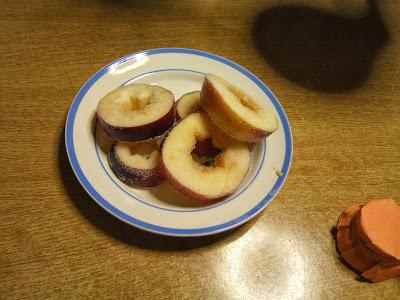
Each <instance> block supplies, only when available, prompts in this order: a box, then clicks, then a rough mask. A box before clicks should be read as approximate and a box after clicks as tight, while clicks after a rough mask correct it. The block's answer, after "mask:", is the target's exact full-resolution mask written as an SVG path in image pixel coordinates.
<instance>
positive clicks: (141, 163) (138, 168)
mask: <svg viewBox="0 0 400 300" xmlns="http://www.w3.org/2000/svg"><path fill="white" fill-rule="evenodd" d="M159 156H160V152H159V143H158V141H157V140H151V141H144V142H136V143H133V142H121V141H119V142H114V143H113V145H112V147H111V150H110V153H109V156H108V162H109V164H110V167H111V169H112V170H113V172H114V174H115V175H116V176H117V177H118V178H119V179H120V180H121V181H122V182H124V183H125V184H127V185H129V186H132V187H150V186H155V185H157V184H159V183H160V182H161V181H162V180H163V176H162V174H161V172H160V167H159Z"/></svg>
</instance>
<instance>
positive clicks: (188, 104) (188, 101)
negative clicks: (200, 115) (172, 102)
mask: <svg viewBox="0 0 400 300" xmlns="http://www.w3.org/2000/svg"><path fill="white" fill-rule="evenodd" d="M200 110H201V103H200V92H199V91H194V92H190V93H187V94H184V95H183V96H182V97H180V98H179V99H178V101H177V104H176V119H177V120H178V121H179V120H181V119H183V118H185V117H187V116H188V115H190V114H192V113H195V112H198V111H200Z"/></svg>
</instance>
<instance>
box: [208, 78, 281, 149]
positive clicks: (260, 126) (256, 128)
mask: <svg viewBox="0 0 400 300" xmlns="http://www.w3.org/2000/svg"><path fill="white" fill-rule="evenodd" d="M200 99H201V105H202V108H203V109H204V110H205V111H206V112H207V114H208V115H209V116H210V118H211V120H213V122H214V123H215V124H216V125H217V126H218V127H219V128H221V129H222V130H223V131H224V132H225V133H227V134H228V135H230V136H231V137H234V138H235V139H237V140H240V141H244V142H256V141H259V140H261V139H263V138H265V137H266V136H268V135H269V134H271V133H272V132H274V131H275V130H276V129H277V128H278V119H277V117H276V115H275V114H274V113H273V112H272V111H271V110H270V109H269V107H268V105H267V104H266V103H261V102H258V101H256V100H255V99H253V98H252V97H250V96H249V95H247V94H246V93H245V92H243V91H242V90H240V89H239V88H238V87H236V86H234V85H233V84H231V83H229V82H227V81H226V80H224V79H222V78H221V77H218V76H216V75H213V74H206V75H205V77H204V82H203V86H202V88H201V94H200Z"/></svg>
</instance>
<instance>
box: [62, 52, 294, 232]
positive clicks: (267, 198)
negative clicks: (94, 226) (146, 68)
mask: <svg viewBox="0 0 400 300" xmlns="http://www.w3.org/2000/svg"><path fill="white" fill-rule="evenodd" d="M165 53H175V54H191V55H197V56H202V57H206V58H209V59H212V60H216V61H219V62H221V63H223V64H225V65H228V66H230V67H232V68H233V69H234V70H236V71H239V72H240V73H242V74H243V75H245V76H246V77H248V78H249V79H250V80H251V81H253V82H254V83H255V84H256V85H257V86H258V87H259V88H260V89H261V90H262V91H263V92H264V93H265V94H266V95H267V96H268V97H269V99H270V100H271V102H272V104H273V105H274V107H275V109H276V110H277V112H278V114H279V117H280V119H281V122H282V126H283V130H284V136H285V146H286V149H285V156H284V161H283V165H282V170H281V171H282V175H281V176H279V178H278V179H277V181H276V182H275V184H274V185H273V187H272V188H271V189H270V190H269V191H267V193H266V195H264V196H263V198H262V199H261V200H260V202H258V204H257V205H255V206H253V207H252V208H251V209H250V210H248V211H247V212H246V213H244V214H242V215H241V216H240V217H237V218H235V219H232V220H230V221H228V222H225V223H222V224H218V225H213V226H209V227H201V228H190V229H186V228H184V229H183V228H172V227H164V226H159V225H154V224H151V223H147V222H144V221H141V220H139V219H137V218H135V217H133V216H130V215H128V214H126V213H125V212H123V211H121V210H119V209H118V208H116V207H114V206H113V205H112V204H111V203H109V202H108V201H107V200H106V199H105V198H103V197H102V196H101V195H100V194H99V192H97V190H96V189H95V188H94V187H93V186H92V185H91V184H90V182H89V180H88V178H87V177H86V176H85V174H84V173H83V171H82V169H81V167H80V165H79V162H78V160H77V156H76V152H75V148H74V143H73V126H74V120H75V116H76V113H77V110H78V108H79V104H80V102H81V101H82V99H83V98H84V96H85V94H86V92H87V91H88V90H89V89H90V88H91V87H92V86H93V85H94V83H95V82H96V81H97V80H98V79H100V78H101V77H102V76H103V75H104V74H106V73H108V72H109V71H110V69H111V68H112V67H113V66H118V65H120V64H123V63H125V62H127V61H129V60H131V59H132V58H135V57H136V56H137V55H147V56H151V55H156V54H165ZM65 146H66V151H67V156H68V160H69V163H70V165H71V167H72V170H73V172H74V174H75V176H76V178H77V179H78V181H79V182H80V184H81V186H82V187H83V188H84V189H85V191H86V192H87V193H88V194H89V196H90V197H91V198H92V199H93V200H94V201H95V202H96V203H97V204H98V205H100V207H102V208H103V209H104V210H106V211H107V212H108V213H110V214H111V215H112V216H114V217H116V218H118V219H119V220H121V221H123V222H125V223H127V224H129V225H131V226H134V227H136V228H139V229H142V230H145V231H148V232H152V233H156V234H162V235H168V236H203V235H211V234H216V233H220V232H223V231H226V230H229V229H233V228H235V227H237V226H240V225H241V224H243V223H245V222H246V221H248V220H250V219H251V218H253V217H255V216H256V215H257V214H259V213H260V212H261V211H263V210H264V209H265V207H267V206H268V204H269V203H271V202H272V200H273V199H274V198H275V197H276V195H277V194H278V192H279V191H280V189H281V188H282V187H283V185H284V183H285V181H286V178H287V176H288V174H289V170H290V167H291V163H292V157H293V140H292V130H291V127H290V123H289V120H288V118H287V115H286V113H285V111H284V109H283V107H282V105H281V103H280V102H279V100H278V99H277V98H276V96H275V95H274V94H273V93H272V91H271V90H270V89H269V88H268V87H267V86H266V85H265V84H264V83H263V82H262V81H261V80H260V79H259V78H258V77H257V76H255V75H254V74H253V73H251V72H250V71H248V70H247V69H245V68H244V67H242V66H241V65H239V64H237V63H235V62H233V61H231V60H229V59H227V58H224V57H222V56H219V55H216V54H213V53H210V52H206V51H202V50H195V49H190V48H154V49H148V50H142V51H138V52H135V53H131V54H128V55H126V56H123V57H121V58H118V59H116V60H114V61H113V62H111V63H109V64H107V65H106V66H104V67H102V68H101V69H100V70H98V71H97V72H96V73H94V74H93V75H92V76H91V77H90V78H89V79H88V80H87V81H86V82H85V83H84V84H83V85H82V87H81V88H80V89H79V91H78V93H77V94H76V96H75V98H74V100H73V101H72V103H71V105H70V108H69V111H68V115H67V118H66V122H65Z"/></svg>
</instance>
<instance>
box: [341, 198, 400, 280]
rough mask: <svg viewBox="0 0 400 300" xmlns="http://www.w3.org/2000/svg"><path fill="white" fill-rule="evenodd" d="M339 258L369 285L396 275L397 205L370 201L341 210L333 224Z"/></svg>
mask: <svg viewBox="0 0 400 300" xmlns="http://www.w3.org/2000/svg"><path fill="white" fill-rule="evenodd" d="M337 229H338V233H337V239H336V242H337V248H338V251H339V252H340V254H341V256H342V257H343V259H344V260H345V261H346V262H347V263H348V264H350V265H351V266H353V267H354V268H355V269H357V270H358V271H360V272H361V273H362V274H361V275H362V276H363V277H365V278H367V279H369V280H370V281H372V282H378V281H383V280H386V279H390V278H393V277H398V276H400V206H399V205H397V204H396V202H394V201H393V200H392V199H379V200H372V201H370V202H368V203H367V204H366V205H360V204H355V205H352V206H350V207H348V208H347V209H345V210H344V211H343V212H342V214H341V215H340V216H339V219H338V222H337Z"/></svg>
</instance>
